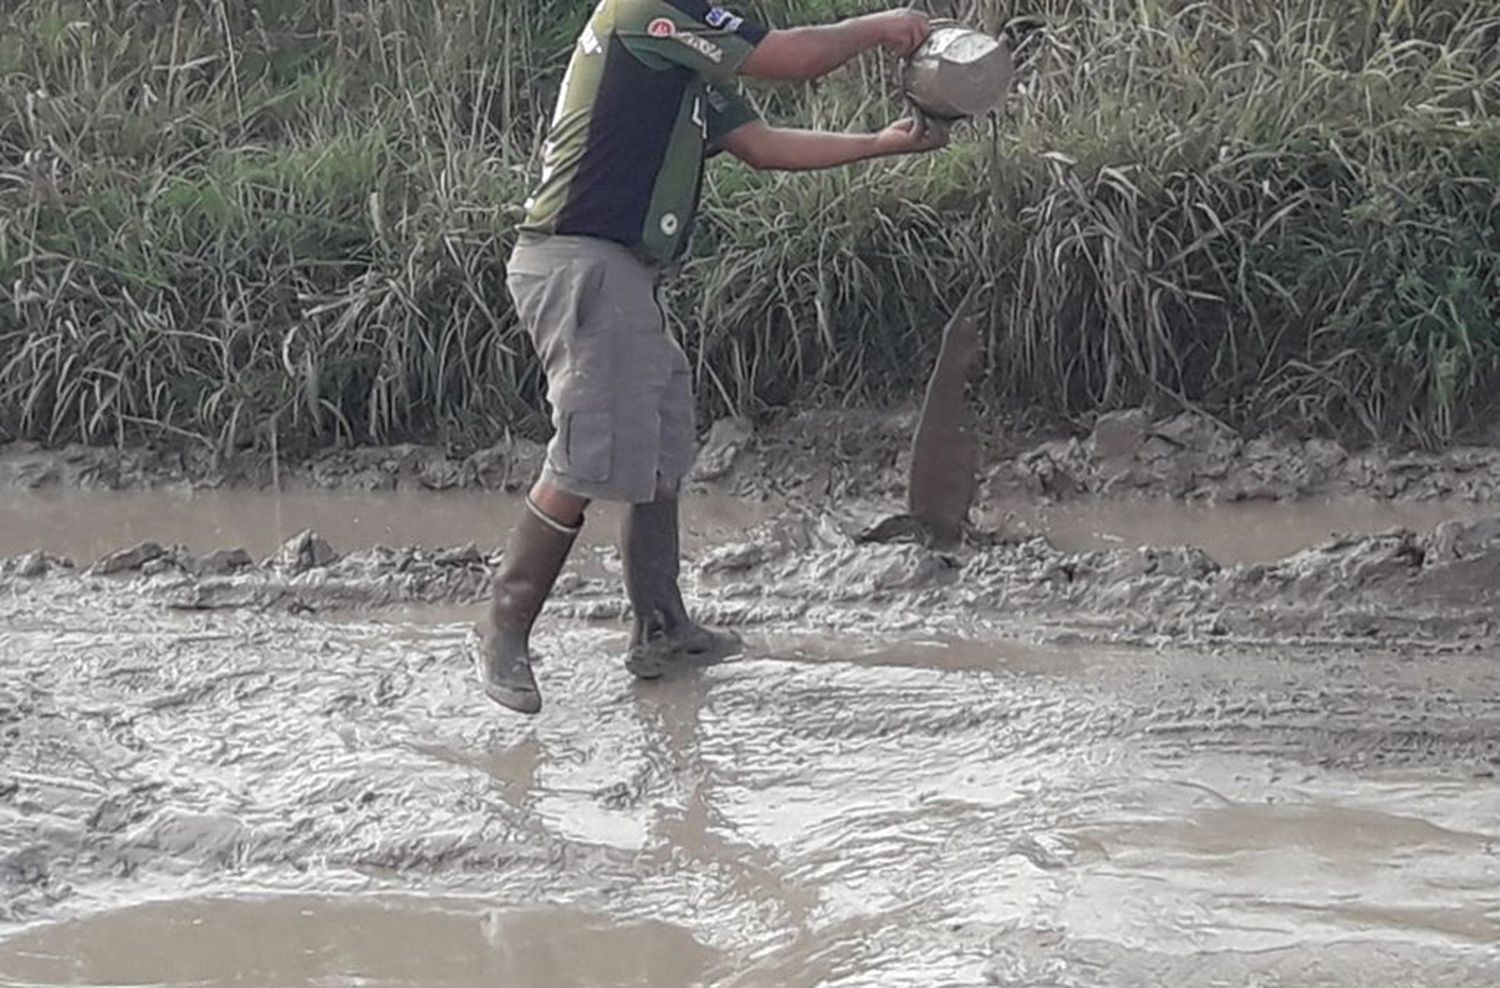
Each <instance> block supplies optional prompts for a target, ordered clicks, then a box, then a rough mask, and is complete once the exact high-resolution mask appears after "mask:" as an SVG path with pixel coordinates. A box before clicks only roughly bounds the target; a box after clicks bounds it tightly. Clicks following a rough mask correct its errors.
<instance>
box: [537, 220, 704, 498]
mask: <svg viewBox="0 0 1500 988" xmlns="http://www.w3.org/2000/svg"><path fill="white" fill-rule="evenodd" d="M659 281H660V273H659V272H658V271H657V270H656V269H654V268H652V267H650V266H648V265H647V264H645V263H643V262H642V261H641V260H640V259H639V258H638V257H636V255H635V254H633V253H632V252H631V251H629V250H628V249H626V248H625V247H622V246H620V245H618V244H614V243H610V242H608V241H604V240H597V239H594V238H592V237H558V236H553V237H542V238H526V239H524V240H523V241H522V242H521V243H520V244H519V245H518V246H517V247H516V249H515V252H514V253H513V254H512V255H511V258H510V265H509V269H508V272H507V284H508V286H509V288H510V294H511V298H512V299H513V300H514V302H515V306H516V312H517V314H518V315H519V317H520V320H521V327H522V328H523V329H524V330H525V331H526V333H527V335H528V336H530V337H531V342H532V344H533V345H534V346H535V347H536V352H537V355H538V356H539V357H540V358H541V361H542V368H543V370H544V371H545V372H546V375H547V402H548V404H550V405H551V406H552V425H553V429H554V430H555V431H554V433H553V436H552V441H551V442H550V443H549V444H548V446H547V464H546V467H545V468H544V469H543V471H542V479H543V480H545V481H548V482H550V483H551V484H553V485H555V486H557V487H560V488H562V489H563V490H565V491H568V492H569V493H572V494H576V495H578V496H580V497H586V498H590V499H595V500H603V501H626V502H634V503H640V502H645V501H651V500H654V499H655V498H656V497H657V496H658V494H670V493H672V492H674V491H675V490H676V489H677V485H678V484H679V483H680V482H681V480H682V478H683V477H684V476H685V475H686V474H687V472H688V470H689V468H691V466H692V464H693V458H694V454H695V448H694V446H695V442H696V425H695V422H694V419H693V388H692V372H691V369H690V368H689V366H688V360H687V356H686V355H685V354H684V353H683V352H682V348H681V347H680V346H678V345H677V341H676V340H674V339H673V338H672V335H671V333H670V331H669V330H668V328H667V319H666V312H665V310H664V309H663V308H662V305H661V302H660V298H659V295H658V289H659Z"/></svg>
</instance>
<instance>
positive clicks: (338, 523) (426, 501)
mask: <svg viewBox="0 0 1500 988" xmlns="http://www.w3.org/2000/svg"><path fill="white" fill-rule="evenodd" d="M778 507H779V506H778V505H776V504H775V503H774V502H757V501H751V500H747V499H739V498H731V497H725V496H718V495H716V496H708V497H690V498H688V499H686V500H685V501H684V516H685V522H684V525H685V532H684V541H685V545H686V547H687V550H688V551H689V552H690V553H696V552H697V551H698V550H699V549H701V548H702V547H703V546H705V545H710V544H713V543H717V542H723V541H725V540H727V539H732V538H734V537H735V536H737V535H739V534H740V533H742V532H743V531H744V530H745V529H747V528H749V527H750V526H752V525H754V524H756V523H758V522H760V521H763V520H765V519H766V518H767V517H769V516H770V515H772V514H774V513H775V511H776V510H777V509H778ZM519 509H520V502H519V500H518V499H516V498H514V497H507V496H505V495H499V494H490V493H483V492H449V493H444V494H441V495H437V494H431V493H423V492H418V491H410V492H381V493H347V492H325V491H300V492H289V493H283V494H280V495H276V494H271V493H266V492H256V491H198V492H192V493H185V492H170V491H154V492H129V493H110V492H95V491H63V492H46V493H40V494H38V493H31V492H16V491H10V492H5V491H0V556H13V555H19V554H21V553H24V552H30V551H32V550H35V549H42V550H45V551H47V552H50V553H53V554H55V555H62V556H67V557H70V558H73V559H75V560H77V561H79V562H81V563H88V562H91V561H93V560H95V559H98V558H99V557H101V556H103V555H105V554H106V553H109V552H113V551H115V550H117V549H120V548H123V547H125V546H129V545H134V544H137V543H140V542H145V541H154V542H159V543H161V544H162V545H173V544H180V545H186V546H188V547H189V548H192V549H195V550H198V551H207V550H212V549H217V548H222V547H228V546H243V547H244V548H246V549H247V550H249V551H250V553H251V554H252V555H254V556H256V557H257V558H263V557H264V556H266V555H269V554H270V553H271V552H272V550H274V549H275V547H276V546H278V545H280V544H281V543H282V542H283V541H285V540H286V539H288V538H290V537H291V536H293V535H295V534H297V533H298V532H300V531H302V530H303V529H308V528H311V529H313V530H314V531H316V532H318V533H319V534H321V535H322V536H324V537H325V538H327V539H328V540H329V541H330V542H331V543H332V544H333V545H334V546H335V547H336V548H339V549H342V550H347V549H351V548H358V547H365V546H371V545H376V544H382V545H425V546H454V545H463V544H465V543H467V542H473V543H475V545H477V546H478V547H480V548H481V549H484V550H488V549H490V548H493V547H495V546H497V545H499V544H501V542H502V541H503V540H504V538H505V533H506V531H507V530H508V528H509V526H510V524H511V523H512V521H513V520H514V518H515V514H516V512H517V511H518V510H519ZM891 510H896V509H895V508H894V507H892V508H891ZM1493 512H1494V508H1493V506H1491V505H1486V504H1475V503H1470V502H1459V501H1432V502H1419V501H1411V502H1394V501H1376V500H1363V499H1358V498H1344V499H1338V500H1323V501H1318V500H1312V501H1299V502H1296V503H1287V504H1277V503H1246V504H1219V505H1212V504H1204V505H1199V504H1185V503H1182V502H1180V501H1168V500H1141V501H1126V500H1104V499H1100V500H1091V499H1082V500H1077V501H1071V502H1065V503H1062V504H1056V505H1043V504H1039V503H1037V502H1034V501H1029V500H1028V501H1001V502H996V503H993V504H988V505H985V506H983V507H982V509H981V510H980V511H979V512H978V514H977V516H976V517H977V519H978V520H980V521H981V522H982V523H984V524H985V525H987V526H990V527H994V528H998V529H1000V530H1003V531H1005V532H1008V533H1011V534H1019V533H1028V534H1031V533H1034V534H1044V535H1046V536H1047V537H1048V538H1050V539H1051V540H1052V541H1053V542H1054V543H1055V544H1057V545H1058V546H1059V547H1060V548H1063V549H1067V550H1072V551H1082V550H1090V549H1112V548H1120V547H1127V548H1134V547H1137V546H1173V545H1194V546H1200V547H1202V548H1204V549H1206V550H1207V551H1208V552H1209V554H1210V555H1212V556H1213V557H1214V558H1215V559H1217V560H1218V561H1219V562H1221V563H1223V564H1225V565H1233V564H1235V563H1242V562H1252V563H1254V562H1270V561H1273V560H1276V559H1281V558H1284V557H1286V556H1289V555H1291V554H1293V553H1295V552H1298V551H1300V550H1302V549H1305V548H1307V547H1309V546H1312V545H1317V544H1319V543H1321V542H1324V541H1325V540H1327V539H1328V538H1329V537H1330V536H1332V535H1334V534H1360V533H1369V532H1381V531H1386V530H1389V529H1391V528H1396V527H1406V528H1411V529H1414V530H1426V529H1430V528H1432V527H1434V526H1435V525H1437V524H1439V523H1440V522H1444V521H1448V520H1450V519H1455V518H1456V519H1469V518H1478V517H1485V516H1487V515H1489V514H1493ZM618 517H619V512H618V510H617V508H615V507H614V506H612V505H599V506H597V507H595V508H594V509H593V511H592V512H591V515H590V520H589V524H588V526H587V527H586V528H585V530H584V535H583V543H584V544H585V545H591V546H603V545H607V544H610V543H611V542H612V541H613V539H614V537H615V532H616V530H617V528H618Z"/></svg>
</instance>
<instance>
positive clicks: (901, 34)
mask: <svg viewBox="0 0 1500 988" xmlns="http://www.w3.org/2000/svg"><path fill="white" fill-rule="evenodd" d="M869 16H870V19H871V20H872V21H873V22H874V23H875V24H876V25H877V26H878V27H879V29H880V37H881V42H880V43H881V44H882V45H884V46H885V48H886V50H887V51H889V52H890V53H891V54H892V55H895V56H897V57H898V58H905V57H907V56H908V55H910V54H912V52H914V51H916V50H917V49H918V48H920V47H922V42H924V41H926V40H927V36H928V35H929V34H931V33H932V23H931V21H930V20H929V19H928V17H927V15H926V14H924V13H922V12H921V11H920V10H911V9H909V8H905V9H901V10H887V11H884V12H882V13H879V14H871V15H869Z"/></svg>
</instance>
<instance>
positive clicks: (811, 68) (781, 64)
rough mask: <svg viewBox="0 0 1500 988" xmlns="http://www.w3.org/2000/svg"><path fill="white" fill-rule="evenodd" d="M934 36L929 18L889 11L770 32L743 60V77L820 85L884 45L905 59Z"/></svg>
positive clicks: (921, 15)
mask: <svg viewBox="0 0 1500 988" xmlns="http://www.w3.org/2000/svg"><path fill="white" fill-rule="evenodd" d="M931 30H932V27H931V25H930V24H929V23H928V19H927V15H926V14H923V13H920V12H918V11H915V10H888V11H885V12H883V13H878V14H866V15H864V16H863V17H851V18H849V19H848V20H845V21H840V22H839V23H837V24H824V25H817V26H813V27H796V28H788V29H786V30H779V31H772V32H770V33H769V34H767V35H766V36H765V37H764V38H763V39H761V41H760V43H759V44H757V45H756V46H755V50H754V51H753V52H751V53H750V57H749V58H747V59H745V61H744V64H742V65H741V66H740V74H741V75H747V76H752V77H754V78H757V79H773V80H783V81H786V80H797V79H817V78H821V77H822V76H825V75H827V74H828V73H830V72H832V71H833V70H834V69H836V68H838V67H839V66H841V65H843V64H844V63H846V62H848V61H850V60H851V59H853V58H855V57H857V56H858V55H860V54H862V53H864V52H866V51H869V50H870V49H872V48H878V47H880V46H882V45H883V46H884V47H885V48H886V49H888V50H889V51H890V52H891V53H892V54H894V55H897V56H900V57H903V58H904V57H905V56H907V55H910V54H911V53H912V52H914V51H916V50H917V49H918V48H919V47H921V44H922V42H924V41H926V40H927V35H928V34H929V33H930V32H931Z"/></svg>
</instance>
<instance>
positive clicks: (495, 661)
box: [479, 497, 579, 714]
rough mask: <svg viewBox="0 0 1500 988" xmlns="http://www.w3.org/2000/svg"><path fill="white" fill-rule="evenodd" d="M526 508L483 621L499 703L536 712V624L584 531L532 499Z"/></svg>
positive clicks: (484, 661)
mask: <svg viewBox="0 0 1500 988" xmlns="http://www.w3.org/2000/svg"><path fill="white" fill-rule="evenodd" d="M526 508H527V510H526V512H525V513H524V514H522V515H521V520H520V522H519V523H518V524H517V525H516V529H515V531H514V532H513V533H512V534H511V538H510V546H509V548H507V549H506V551H505V557H504V558H503V559H502V560H501V561H500V570H499V572H497V573H496V574H495V580H494V583H493V584H491V587H490V610H489V614H488V615H486V617H485V619H484V620H483V621H482V622H480V626H479V650H480V659H481V666H480V679H481V681H482V682H483V683H484V692H485V693H486V694H488V696H489V698H490V699H492V700H494V701H495V702H496V703H498V704H501V705H502V706H506V707H509V708H510V709H512V710H516V711H519V712H521V713H523V714H534V713H536V712H537V711H538V710H541V709H542V696H541V694H540V693H539V692H538V691H537V688H536V678H535V677H534V676H532V674H531V651H530V649H529V647H528V642H529V640H530V637H531V626H532V625H533V624H534V623H535V622H536V617H537V615H538V614H540V613H541V610H542V603H543V602H544V601H546V599H547V594H549V593H551V591H552V584H554V583H555V582H557V575H558V573H560V572H562V566H563V561H564V560H566V559H567V558H568V553H569V551H571V550H572V548H573V542H574V540H575V539H577V538H578V532H579V529H578V528H569V527H568V526H567V525H563V524H561V523H560V522H556V521H553V520H552V519H551V518H548V517H547V516H546V515H545V514H543V513H542V511H541V509H540V508H538V507H537V506H536V505H534V504H532V502H531V498H529V497H528V498H527V499H526Z"/></svg>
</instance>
